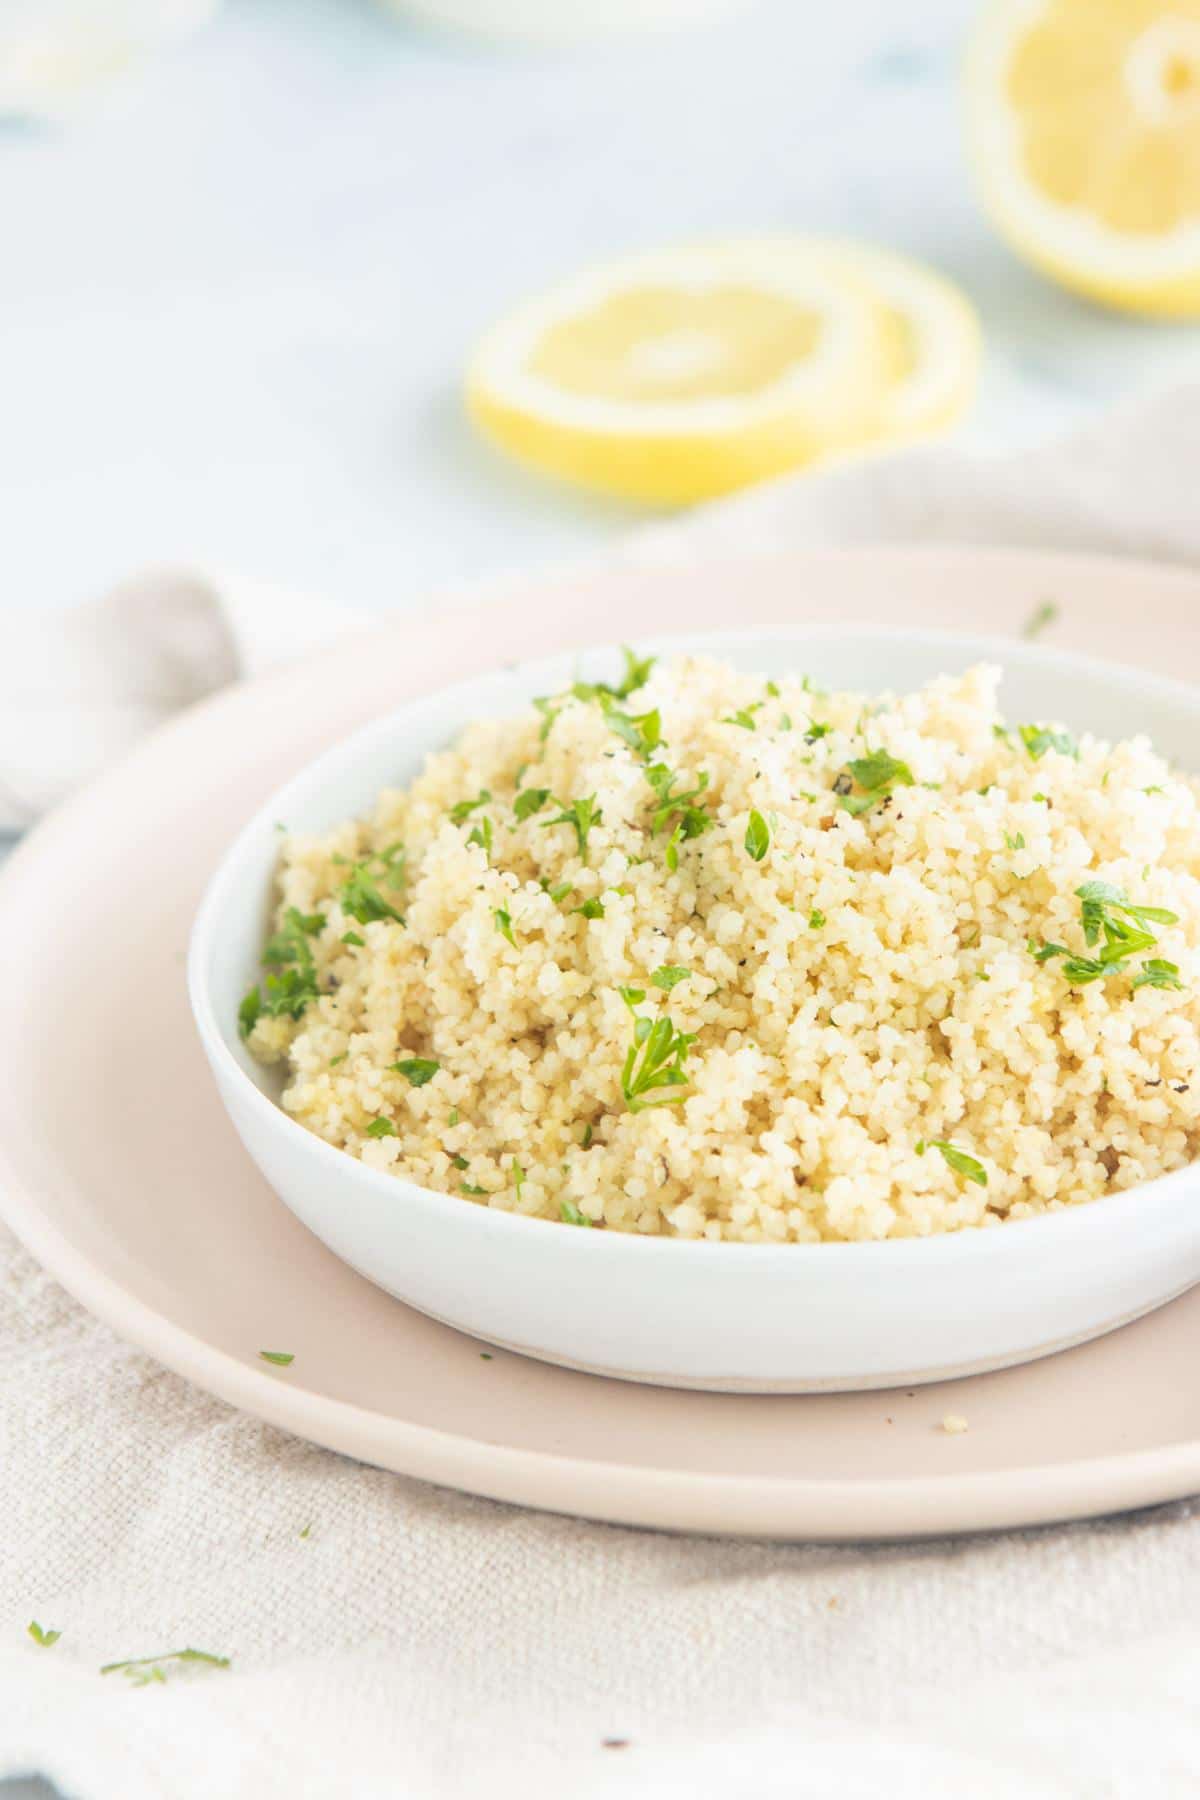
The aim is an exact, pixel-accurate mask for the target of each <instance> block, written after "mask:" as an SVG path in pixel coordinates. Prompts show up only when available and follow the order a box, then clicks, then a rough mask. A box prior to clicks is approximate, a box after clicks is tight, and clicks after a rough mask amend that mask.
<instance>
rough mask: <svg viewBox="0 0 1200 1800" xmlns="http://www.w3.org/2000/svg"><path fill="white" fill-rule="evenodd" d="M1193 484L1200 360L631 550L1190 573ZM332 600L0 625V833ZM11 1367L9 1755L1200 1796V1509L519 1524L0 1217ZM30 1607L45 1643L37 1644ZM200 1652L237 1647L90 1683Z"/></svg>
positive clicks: (2, 1503) (207, 596)
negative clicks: (127, 1666)
mask: <svg viewBox="0 0 1200 1800" xmlns="http://www.w3.org/2000/svg"><path fill="white" fill-rule="evenodd" d="M1198 478H1200V390H1191V391H1184V392H1176V393H1174V394H1172V395H1169V396H1162V397H1161V398H1160V399H1158V400H1156V401H1152V402H1146V403H1142V404H1141V405H1140V406H1139V407H1136V408H1134V409H1133V410H1132V411H1128V412H1126V413H1125V414H1123V415H1122V416H1120V417H1116V418H1111V419H1109V420H1108V421H1106V422H1105V423H1104V424H1103V425H1102V426H1100V427H1097V428H1094V429H1093V430H1091V431H1090V432H1088V433H1087V434H1086V435H1084V436H1081V437H1079V438H1077V439H1075V440H1074V441H1073V442H1071V443H1069V444H1066V445H1062V446H1058V447H1055V448H1053V449H1049V450H1046V451H1044V452H1040V453H1038V454H1036V455H1032V456H1025V457H1023V458H1021V459H1013V460H1004V461H994V462H993V461H986V460H982V459H977V460H969V459H965V458H964V457H963V456H961V455H960V454H958V453H955V452H953V451H951V450H944V449H927V450H917V451H909V452H905V453H903V454H901V455H896V456H893V457H890V458H888V459H886V460H876V461H870V462H861V463H857V464H846V465H843V466H842V467H841V468H839V469H836V470H831V471H830V472H829V473H827V474H824V475H822V476H820V477H815V478H813V477H810V478H807V479H802V480H789V481H784V482H781V483H778V484H776V485H774V486H772V487H768V488H764V489H761V490H758V491H756V492H754V493H751V494H749V495H747V496H745V497H743V498H740V499H738V500H735V501H733V502H731V503H727V504H726V505H724V506H721V507H717V508H712V509H709V510H708V511H707V512H705V513H700V514H697V515H695V516H694V517H692V518H690V519H685V520H683V521H682V522H679V523H673V524H671V525H670V526H662V527H657V528H655V529H654V530H651V531H647V532H644V533H642V534H641V536H640V538H639V539H637V540H635V541H634V542H633V543H632V545H631V546H629V547H627V548H626V549H624V550H623V554H628V555H635V556H643V557H651V556H652V557H657V558H666V557H672V556H677V555H678V556H682V555H696V554H704V553H705V551H706V550H707V549H708V548H709V547H713V546H718V545H719V546H720V547H721V548H722V549H724V550H729V549H734V548H747V549H751V548H756V547H772V548H779V547H781V546H783V545H788V544H804V543H812V542H829V541H848V540H853V541H865V540H869V539H901V538H906V539H913V538H918V539H922V540H926V541H928V540H934V539H941V540H957V541H972V540H976V541H988V542H1000V541H1008V542H1015V543H1023V544H1040V545H1055V546H1061V547H1088V548H1096V547H1101V548H1105V549H1109V550H1114V551H1118V552H1129V553H1138V554H1151V555H1157V556H1160V557H1170V558H1175V559H1177V560H1181V561H1192V562H1196V563H1200V508H1198V507H1197V504H1196V494H1197V491H1198V489H1200V479H1198ZM346 617H347V615H346V614H345V613H340V614H330V612H329V611H328V610H327V609H323V608H322V607H321V606H319V605H317V604H315V603H311V604H308V605H306V606H304V607H303V608H302V609H300V610H297V603H296V602H295V600H294V599H293V597H291V596H288V597H286V598H285V597H282V596H279V595H274V594H270V593H267V592H264V591H263V590H250V589H246V588H244V587H240V586H238V585H237V584H228V583H221V582H210V581H205V580H202V579H200V578H191V577H185V576H172V577H154V578H145V579H143V580H140V581H138V582H135V583H132V584H131V585H130V586H128V587H127V588H125V589H124V590H123V591H122V592H121V593H119V594H117V595H115V596H112V597H110V598H109V599H108V600H107V601H105V602H102V603H100V604H99V605H98V606H97V607H95V608H94V609H92V610H91V611H90V612H89V613H87V614H83V615H77V616H76V617H74V618H69V619H67V620H65V621H60V622H57V623H55V624H53V625H52V627H45V626H40V625H39V626H37V627H34V626H32V625H31V626H27V627H25V628H23V629H22V630H21V631H20V632H18V633H16V634H15V636H14V634H13V633H12V632H11V630H10V628H8V627H5V628H4V632H5V633H6V634H7V635H8V641H7V642H4V641H3V635H4V634H0V652H3V653H2V654H0V670H2V671H3V672H2V673H0V828H4V827H7V828H8V829H10V830H12V829H15V828H20V827H21V826H23V825H24V824H26V823H28V822H29V820H30V819H31V818H32V817H33V816H34V815H35V814H36V813H37V812H38V811H39V810H40V809H41V808H42V807H43V806H44V805H45V804H47V803H48V802H50V801H51V800H52V799H54V798H55V797H56V796H57V795H58V794H59V793H61V792H62V791H64V790H65V789H66V788H67V787H69V786H70V785H72V784H73V783H74V782H75V781H77V780H78V779H79V778H80V777H81V776H82V775H83V774H84V773H86V772H87V770H88V769H89V768H90V767H91V766H94V764H95V763H96V762H97V761H99V760H102V759H103V758H104V757H106V756H108V755H110V754H112V753H113V752H115V751H116V750H117V749H118V748H119V747H120V746H121V745H122V744H123V743H125V742H127V741H129V740H130V739H131V738H132V737H133V736H135V735H137V734H139V733H140V732H142V731H144V730H145V729H146V728H148V727H149V726H150V725H152V724H153V723H154V722H155V721H156V720H157V719H158V718H160V717H162V716H164V715H165V714H167V713H169V712H170V711H172V710H174V709H175V708H176V707H178V706H179V705H182V704H186V703H187V701H189V700H191V699H193V698H195V697H197V696H198V695H199V694H201V693H203V692H205V691H207V690H208V689H210V688H211V687H213V686H216V685H220V684H221V683H223V682H226V681H229V680H232V679H235V678H236V676H237V675H238V674H239V673H241V672H243V671H244V670H245V669H247V668H249V667H254V666H257V665H258V664H261V663H263V662H265V661H269V660H270V659H271V657H272V656H273V655H274V654H276V653H277V652H278V650H279V647H280V646H281V644H282V643H283V642H284V641H285V639H284V635H283V632H282V630H281V629H280V626H281V624H282V623H283V622H285V621H286V624H287V627H288V640H287V641H288V642H289V648H291V649H294V648H295V646H296V633H297V627H298V621H299V620H300V619H303V621H304V634H305V635H306V636H307V638H308V639H309V640H310V641H312V640H315V639H316V638H317V637H319V636H320V634H321V633H322V632H326V633H327V632H328V631H330V630H331V629H336V628H337V627H339V626H341V625H344V624H345V622H346ZM81 898H83V896H82V895H81ZM0 1361H2V1368H3V1374H2V1377H0V1380H2V1387H0V1775H3V1774H14V1773H19V1772H24V1771H30V1770H36V1771H40V1772H42V1773H44V1774H45V1775H47V1776H49V1777H50V1778H52V1779H53V1780H54V1781H55V1782H56V1783H57V1785H58V1786H59V1787H60V1788H61V1790H62V1791H63V1792H64V1793H65V1794H68V1795H71V1796H79V1797H80V1800H143V1797H145V1800H201V1797H203V1800H225V1797H233V1800H240V1797H241V1796H247V1797H249V1796H253V1797H254V1800H308V1797H310V1796H311V1797H314V1800H316V1797H321V1800H324V1797H325V1796H341V1795H354V1796H358V1797H360V1800H375V1797H376V1796H415V1797H419V1800H468V1797H471V1800H473V1797H474V1796H477V1795H478V1796H488V1797H489V1800H491V1797H493V1796H496V1797H499V1800H504V1797H506V1796H509V1795H512V1796H516V1795H521V1796H523V1797H525V1800H540V1797H541V1796H543V1795H545V1796H554V1797H555V1800H559V1797H562V1796H566V1797H569V1800H574V1797H575V1796H584V1797H585V1800H587V1797H589V1796H596V1797H597V1800H602V1797H604V1796H608V1795H613V1796H616V1795H620V1796H624V1797H629V1796H633V1797H636V1800H641V1797H646V1800H649V1797H654V1800H673V1797H675V1796H679V1797H680V1800H683V1797H684V1796H687V1797H688V1800H776V1797H778V1800H783V1797H784V1796H787V1797H788V1800H793V1797H794V1800H826V1797H827V1796H839V1797H846V1800H859V1797H862V1800H868V1797H871V1800H874V1797H875V1796H886V1797H888V1800H892V1797H896V1800H906V1797H908V1796H911V1797H912V1800H941V1797H943V1796H945V1797H946V1800H965V1797H968V1796H969V1797H970V1800H991V1797H992V1796H1004V1797H1008V1796H1013V1797H1015V1796H1021V1797H1022V1800H1043V1797H1046V1800H1048V1797H1050V1796H1054V1797H1056V1800H1057V1797H1061V1796H1070V1797H1072V1800H1074V1797H1077V1796H1086V1797H1091V1796H1097V1797H1099V1796H1125V1795H1129V1796H1135V1795H1136V1796H1139V1797H1140V1796H1155V1797H1161V1796H1175V1795H1193V1794H1200V1516H1198V1515H1197V1512H1196V1510H1195V1508H1194V1506H1193V1505H1192V1504H1182V1505H1177V1506H1172V1507H1168V1508H1164V1509H1161V1510H1159V1511H1156V1512H1150V1513H1144V1514H1141V1515H1134V1516H1131V1517H1127V1518H1121V1519H1112V1520H1107V1521H1102V1522H1099V1523H1093V1524H1086V1525H1080V1526H1074V1527H1068V1528H1059V1529H1054V1530H1046V1531H1037V1532H1029V1533H1024V1534H1012V1535H1008V1536H1000V1537H992V1538H988V1539H976V1540H972V1539H960V1540H957V1541H953V1542H937V1543H926V1544H918V1545H909V1546H900V1547H871V1546H858V1547H813V1546H805V1545H802V1544H797V1545H783V1544H779V1545H770V1544H748V1543H737V1542H733V1541H725V1540H721V1539H713V1538H708V1539H686V1538H672V1537H668V1536H663V1535H655V1534H652V1533H648V1532H641V1531H632V1530H621V1529H617V1528H613V1527H606V1526H600V1525H592V1524H588V1523H585V1522H581V1521H578V1520H572V1519H561V1518H552V1517H548V1516H542V1515H539V1514H537V1513H531V1512H523V1511H519V1510H517V1509H514V1508H512V1507H507V1506H501V1505H497V1504H494V1503H491V1502H488V1501H483V1500H476V1499H472V1498H469V1497H466V1496H463V1495H458V1494H454V1493H450V1492H446V1491H443V1490H441V1489H437V1488H432V1487H429V1486H427V1485H424V1484H422V1483H420V1482H416V1481H410V1480H406V1479H404V1478H403V1477H400V1476H393V1475H389V1474H385V1473H381V1472H379V1471H377V1470H373V1469H368V1468H362V1467H359V1466H357V1465H355V1464H353V1463H350V1462H347V1461H345V1460H343V1459H341V1458H339V1457H337V1456H334V1455H331V1454H329V1453H327V1452H325V1451H323V1450H318V1449H315V1448H313V1447H312V1446H310V1445H308V1444H305V1443H302V1442H299V1441H298V1440H296V1439H292V1438H289V1437H287V1436H285V1435H284V1434H283V1433H281V1432H279V1431H277V1430H275V1429H273V1428H271V1427H268V1426H265V1425H262V1424H259V1423H258V1422H257V1421H255V1420H254V1419H251V1418H246V1417H243V1416H241V1415H239V1414H237V1413H234V1412H231V1411H230V1409H229V1408H228V1407H226V1406H224V1405H222V1404H220V1403H218V1402H217V1401H215V1400H212V1399H209V1398H208V1397H207V1396H206V1395H205V1394H202V1393H200V1392H198V1391H197V1390H196V1389H194V1388H192V1387H190V1386H189V1385H188V1384H187V1383H186V1382H184V1381H182V1380H179V1379H178V1378H176V1377H175V1376H174V1375H171V1374H168V1373H166V1372H165V1371H164V1370H162V1369H160V1368H158V1367H157V1366H156V1365H155V1364H154V1363H152V1362H151V1361H149V1360H148V1359H147V1358H146V1357H145V1356H143V1355H141V1354H139V1353H138V1352H136V1351H134V1350H131V1349H129V1348H127V1347H126V1346H125V1345H124V1344H122V1343H121V1342H120V1341H119V1340H117V1339H116V1338H115V1337H113V1336H112V1334H111V1333H110V1332H108V1331H107V1330H106V1329H104V1328H103V1327H102V1326H100V1325H98V1324H96V1323H95V1322H94V1321H93V1320H92V1319H90V1318H89V1317H88V1316H87V1315H86V1314H85V1313H83V1312H82V1311H81V1310H80V1309H79V1308H78V1307H77V1306H76V1305H74V1303H73V1302H72V1301H70V1300H69V1299H68V1298H67V1297H66V1296H65V1295H64V1294H63V1293H62V1292H61V1290H60V1289H59V1288H58V1287H57V1286H56V1285H55V1284H54V1282H53V1281H51V1280H49V1279H48V1278H47V1277H46V1276H45V1275H43V1274H42V1273H41V1272H40V1271H39V1269H38V1268H37V1267H36V1266H35V1264H34V1263H33V1262H32V1261H31V1260H30V1258H29V1257H27V1256H26V1255H25V1254H24V1252H23V1251H21V1250H20V1249H19V1248H18V1247H17V1245H16V1244H15V1243H14V1242H13V1240H12V1239H11V1238H10V1237H8V1236H7V1234H5V1233H3V1232H2V1231H0ZM1179 1379H1180V1380H1181V1381H1193V1382H1198V1383H1200V1358H1198V1367H1197V1368H1196V1369H1192V1368H1188V1369H1181V1370H1180V1371H1179ZM306 1526H308V1527H309V1531H308V1535H307V1536H303V1537H302V1536H301V1533H302V1531H303V1529H304V1528H305V1527H306ZM30 1618H36V1619H38V1620H40V1622H41V1624H42V1625H43V1626H45V1627H50V1628H55V1629H58V1630H61V1632H62V1638H61V1640H60V1641H59V1642H58V1643H57V1644H56V1645H55V1646H54V1647H53V1648H49V1649H44V1648H39V1647H38V1646H37V1645H35V1644H34V1643H33V1642H32V1641H31V1640H30V1639H29V1638H28V1637H27V1636H26V1631H25V1627H26V1623H27V1621H28V1620H29V1619H30ZM184 1645H195V1646H199V1647H201V1648H203V1649H206V1650H210V1651H213V1652H219V1653H222V1654H228V1655H230V1656H232V1658H233V1666H232V1668H231V1669H229V1670H226V1671H221V1670H206V1669H197V1670H195V1671H193V1672H191V1673H185V1674H183V1675H181V1676H179V1677H178V1678H173V1679H172V1680H171V1681H170V1682H169V1683H168V1684H167V1685H165V1686H157V1685H156V1686H150V1687H144V1688H135V1687H132V1686H128V1685H127V1684H126V1683H125V1682H124V1680H123V1678H122V1677H120V1676H108V1677H104V1678H102V1677H101V1676H100V1675H99V1674H98V1673H97V1669H98V1665H99V1664H101V1663H103V1662H105V1661H108V1660H110V1659H115V1658H118V1657H126V1656H136V1655H141V1654H149V1653H152V1652H157V1651H166V1650H169V1649H174V1648H179V1647H182V1646H184ZM606 1740H608V1742H607V1743H606Z"/></svg>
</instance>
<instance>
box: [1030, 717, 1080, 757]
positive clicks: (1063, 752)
mask: <svg viewBox="0 0 1200 1800" xmlns="http://www.w3.org/2000/svg"><path fill="white" fill-rule="evenodd" d="M1017 736H1018V737H1019V738H1020V740H1021V742H1022V743H1023V744H1024V746H1025V748H1026V750H1028V752H1029V754H1030V756H1031V757H1032V758H1033V760H1034V762H1041V760H1042V758H1043V756H1045V754H1046V752H1047V751H1048V750H1056V751H1057V752H1058V754H1059V755H1060V756H1073V757H1074V758H1075V759H1076V761H1078V759H1079V745H1078V744H1077V743H1076V741H1075V739H1074V738H1073V737H1072V735H1071V733H1070V732H1069V731H1055V730H1053V729H1052V728H1051V727H1050V726H1049V725H1018V726H1017Z"/></svg>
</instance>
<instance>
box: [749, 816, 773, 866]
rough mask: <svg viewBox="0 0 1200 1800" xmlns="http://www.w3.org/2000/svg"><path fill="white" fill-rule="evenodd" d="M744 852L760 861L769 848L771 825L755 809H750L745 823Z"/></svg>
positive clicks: (755, 860)
mask: <svg viewBox="0 0 1200 1800" xmlns="http://www.w3.org/2000/svg"><path fill="white" fill-rule="evenodd" d="M745 844H746V854H747V856H749V857H751V858H752V859H753V861H754V862H761V861H762V859H763V857H764V856H765V855H766V854H767V851H768V850H769V849H770V848H771V827H770V826H769V825H768V824H767V821H766V820H765V819H764V818H763V816H762V814H761V813H760V812H758V811H757V810H752V811H751V814H750V818H749V820H748V822H747V825H746V838H745Z"/></svg>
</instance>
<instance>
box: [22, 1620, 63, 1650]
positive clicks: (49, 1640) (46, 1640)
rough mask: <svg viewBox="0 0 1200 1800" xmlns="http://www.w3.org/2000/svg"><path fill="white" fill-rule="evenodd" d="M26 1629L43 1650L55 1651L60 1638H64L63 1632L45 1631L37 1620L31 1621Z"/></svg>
mask: <svg viewBox="0 0 1200 1800" xmlns="http://www.w3.org/2000/svg"><path fill="white" fill-rule="evenodd" d="M25 1629H26V1631H27V1632H28V1633H29V1635H30V1637H31V1638H32V1639H33V1641H34V1643H35V1644H40V1645H41V1646H42V1649H43V1650H53V1648H54V1646H55V1644H57V1642H58V1640H59V1638H60V1637H61V1636H62V1632H61V1631H43V1630H42V1627H41V1626H40V1625H39V1624H38V1622H37V1620H36V1619H30V1621H29V1623H28V1625H27V1626H26V1627H25Z"/></svg>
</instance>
